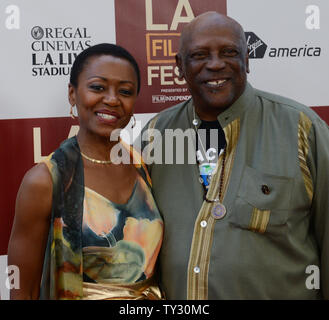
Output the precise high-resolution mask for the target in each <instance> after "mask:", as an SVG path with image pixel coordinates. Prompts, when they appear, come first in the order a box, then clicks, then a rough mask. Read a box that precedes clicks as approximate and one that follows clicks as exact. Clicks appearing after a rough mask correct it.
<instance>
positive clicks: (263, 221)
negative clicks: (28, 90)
mask: <svg viewBox="0 0 329 320" xmlns="http://www.w3.org/2000/svg"><path fill="white" fill-rule="evenodd" d="M270 213H271V211H270V210H259V209H257V208H254V209H253V211H252V216H251V219H250V224H249V229H250V230H251V231H254V232H259V233H264V232H265V231H266V227H267V224H268V221H269V220H270Z"/></svg>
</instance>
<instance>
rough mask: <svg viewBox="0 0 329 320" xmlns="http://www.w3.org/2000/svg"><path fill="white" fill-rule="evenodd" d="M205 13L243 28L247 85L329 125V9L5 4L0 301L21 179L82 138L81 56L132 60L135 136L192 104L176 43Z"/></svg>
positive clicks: (275, 3)
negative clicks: (73, 93) (111, 51)
mask: <svg viewBox="0 0 329 320" xmlns="http://www.w3.org/2000/svg"><path fill="white" fill-rule="evenodd" d="M210 10H215V11H218V12H221V13H224V14H227V15H229V16H231V17H233V18H235V19H236V20H238V21H239V22H240V23H241V25H242V26H243V27H244V30H245V33H246V39H247V42H248V46H249V49H250V69H251V73H250V74H249V75H248V77H249V78H248V79H249V81H250V82H251V84H252V85H253V86H255V87H257V88H259V89H262V90H265V91H270V92H274V93H277V94H281V95H284V96H287V97H290V98H292V99H295V100H297V101H299V102H301V103H304V104H306V105H307V106H309V107H310V108H313V109H314V110H315V111H316V112H317V113H318V114H319V115H320V116H321V117H322V118H323V119H324V120H325V121H326V122H327V123H329V90H328V85H329V42H328V32H329V1H327V0H289V1H286V0H267V1H264V0H248V1H245V0H216V1H214V0H203V1H200V0H166V1H163V0H94V1H81V0H69V1H67V0H57V1H51V0H29V1H25V0H16V1H14V0H1V2H0V41H1V50H0V70H1V76H2V80H1V86H0V102H1V104H0V139H1V140H0V141H1V143H0V289H1V292H0V295H1V296H2V298H3V299H5V298H6V297H8V293H7V291H6V286H5V285H4V283H3V282H4V281H2V279H5V276H4V275H5V273H6V254H7V245H8V240H9V236H10V232H11V227H12V222H13V217H14V212H15V198H16V194H17V191H18V188H19V185H20V182H21V180H22V177H23V176H24V174H25V172H26V171H27V170H28V169H29V168H31V167H32V166H33V165H35V164H36V163H38V162H40V160H41V159H42V157H44V156H46V155H48V154H49V153H50V152H52V151H53V150H54V149H56V148H57V147H58V146H59V144H60V143H61V142H62V141H63V140H65V139H66V138H68V137H70V136H72V135H74V134H76V132H77V130H78V123H77V122H76V121H75V120H73V119H71V118H70V116H69V109H70V108H69V107H70V105H69V103H68V99H67V96H68V93H67V88H68V79H69V72H70V68H71V65H72V63H73V61H74V59H75V57H76V56H77V54H78V53H79V52H81V51H82V50H84V49H86V48H88V47H89V46H91V45H94V44H97V43H101V42H111V43H117V44H120V45H122V46H123V47H125V48H127V49H128V50H129V51H130V52H131V53H132V54H133V55H134V56H135V57H136V59H137V61H138V63H139V65H140V68H141V77H142V88H141V93H140V95H139V97H138V101H137V104H136V109H135V112H136V119H137V120H140V121H141V124H139V125H138V126H137V127H135V128H134V132H133V135H132V136H133V137H134V136H137V135H138V133H139V131H140V129H141V127H142V126H143V125H144V124H145V123H146V122H147V121H148V120H149V119H150V118H151V117H152V116H153V115H154V114H156V113H157V112H159V111H161V110H163V109H165V108H168V107H170V106H172V105H174V104H176V103H179V102H181V101H184V100H187V99H188V98H189V92H188V90H187V88H186V86H185V83H184V81H181V80H179V79H178V71H177V68H176V66H175V54H176V53H177V48H178V39H179V35H180V32H181V30H182V28H183V27H184V25H185V24H186V23H188V22H189V21H191V20H192V19H193V18H194V17H195V16H197V15H199V14H201V13H203V12H205V11H210ZM328 143H329V142H328ZM27 232H28V230H27Z"/></svg>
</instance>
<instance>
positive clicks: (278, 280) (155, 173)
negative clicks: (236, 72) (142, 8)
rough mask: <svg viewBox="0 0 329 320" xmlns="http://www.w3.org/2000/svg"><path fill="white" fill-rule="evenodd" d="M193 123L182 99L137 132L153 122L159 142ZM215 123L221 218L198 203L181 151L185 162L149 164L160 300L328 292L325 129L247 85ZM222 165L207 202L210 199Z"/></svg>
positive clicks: (197, 188) (195, 178)
mask: <svg viewBox="0 0 329 320" xmlns="http://www.w3.org/2000/svg"><path fill="white" fill-rule="evenodd" d="M192 120H193V101H192V100H189V101H187V102H184V103H181V104H179V105H176V106H174V107H172V108H169V109H167V110H165V111H163V112H161V113H159V114H158V115H157V116H156V117H155V118H154V119H152V120H151V121H150V122H149V123H148V125H147V126H146V127H145V128H144V129H143V132H142V136H143V133H144V132H145V130H146V129H147V128H155V129H158V130H159V131H160V132H161V138H160V139H159V137H158V138H155V139H154V140H152V143H155V144H156V143H163V142H164V137H165V135H164V133H165V129H173V130H176V129H178V128H179V129H182V130H183V131H184V130H186V129H191V128H193V125H192ZM218 121H219V123H220V124H221V126H222V128H223V130H224V133H225V138H226V144H227V147H226V159H225V167H224V173H223V178H222V179H223V181H222V182H223V185H222V197H221V199H220V200H221V202H223V204H224V205H225V207H226V210H227V214H226V216H225V217H224V218H223V219H221V220H215V219H214V218H213V217H212V215H211V209H212V207H213V204H212V203H207V202H205V201H203V196H204V191H203V187H202V185H201V184H200V182H199V170H198V166H197V164H187V157H186V163H185V164H175V163H174V164H150V165H149V171H150V175H151V179H152V183H153V194H154V197H155V200H156V202H157V205H158V207H159V210H160V212H161V213H162V215H163V218H164V223H165V236H164V241H163V246H162V249H161V252H160V269H161V280H162V285H163V288H164V290H165V292H166V295H167V298H168V299H321V298H329V129H328V126H327V125H326V124H325V123H324V122H323V121H322V120H321V119H320V118H319V117H318V116H317V115H316V113H315V112H313V111H312V110H311V109H310V108H308V107H306V106H303V105H301V104H299V103H297V102H295V101H292V100H290V99H286V98H283V97H280V96H277V95H273V94H270V93H266V92H262V91H259V90H256V89H253V88H252V87H251V85H250V84H247V86H246V89H245V91H244V93H243V95H242V96H241V97H240V98H239V99H238V100H237V101H236V102H235V103H234V104H233V105H232V106H231V107H229V108H228V109H227V110H225V111H224V112H223V113H221V114H220V115H219V116H218ZM199 123H200V121H199ZM144 138H145V135H144ZM143 144H144V146H145V145H148V144H149V142H147V141H146V142H145V141H144V142H143ZM185 149H186V148H184V150H185ZM163 150H165V148H164V147H163ZM185 152H186V154H187V150H185ZM194 152H195V149H194ZM163 157H164V156H163ZM222 157H223V154H222V155H221V156H220V157H219V159H218V163H219V164H220V163H221V161H222ZM221 170H222V169H221V165H218V170H216V174H215V175H214V176H213V178H212V181H211V185H210V188H209V191H208V194H207V196H208V198H211V199H214V198H216V196H217V195H218V189H219V183H220V180H221V179H220V175H221ZM318 271H319V272H318Z"/></svg>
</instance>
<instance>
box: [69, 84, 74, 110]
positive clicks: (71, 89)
mask: <svg viewBox="0 0 329 320" xmlns="http://www.w3.org/2000/svg"><path fill="white" fill-rule="evenodd" d="M68 95H69V102H70V105H71V106H74V105H76V96H75V88H74V87H73V85H72V84H71V83H69V91H68Z"/></svg>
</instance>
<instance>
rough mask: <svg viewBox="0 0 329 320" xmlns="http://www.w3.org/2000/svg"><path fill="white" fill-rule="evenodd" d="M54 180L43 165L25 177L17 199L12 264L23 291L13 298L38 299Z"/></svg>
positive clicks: (10, 247)
mask: <svg viewBox="0 0 329 320" xmlns="http://www.w3.org/2000/svg"><path fill="white" fill-rule="evenodd" d="M52 188H53V186H52V178H51V175H50V172H49V170H48V168H47V166H46V165H45V164H44V163H40V164H38V165H36V166H35V167H33V168H32V169H31V170H29V171H28V172H27V173H26V175H25V176H24V178H23V181H22V184H21V186H20V188H19V190H18V194H17V198H16V209H15V218H14V224H13V228H12V231H11V236H10V240H9V245H8V265H16V266H18V268H19V271H20V289H12V290H11V293H10V297H11V299H38V298H39V291H40V281H41V274H42V267H43V260H44V253H45V249H46V244H47V238H48V232H49V223H50V215H51V206H52Z"/></svg>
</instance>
